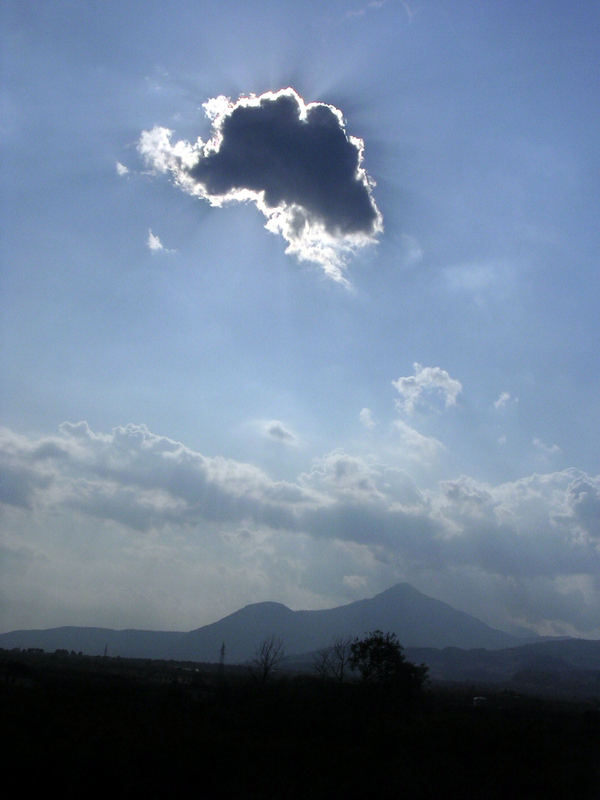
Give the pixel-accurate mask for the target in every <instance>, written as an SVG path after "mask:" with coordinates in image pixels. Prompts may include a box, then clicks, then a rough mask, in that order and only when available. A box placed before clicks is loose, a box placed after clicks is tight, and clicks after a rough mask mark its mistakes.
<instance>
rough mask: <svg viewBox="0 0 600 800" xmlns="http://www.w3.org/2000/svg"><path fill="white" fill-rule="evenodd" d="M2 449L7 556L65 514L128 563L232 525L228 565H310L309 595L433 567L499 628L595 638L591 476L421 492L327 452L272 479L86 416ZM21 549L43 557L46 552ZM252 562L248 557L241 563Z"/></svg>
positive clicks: (401, 478)
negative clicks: (497, 607)
mask: <svg viewBox="0 0 600 800" xmlns="http://www.w3.org/2000/svg"><path fill="white" fill-rule="evenodd" d="M0 453H1V454H2V458H1V459H0V472H1V473H2V474H1V478H2V480H1V481H0V486H1V487H2V492H1V496H0V501H2V505H3V508H4V509H5V513H6V514H10V520H9V523H8V527H7V533H6V536H5V537H4V545H3V547H4V549H5V551H6V553H8V554H11V553H12V554H13V555H18V556H19V558H22V557H24V554H23V548H24V540H23V538H22V537H21V536H19V535H18V533H11V532H10V531H11V530H13V529H14V531H18V530H19V527H20V525H21V524H23V525H26V526H27V527H28V528H30V527H31V526H32V525H33V522H34V521H36V520H37V523H39V525H40V526H41V528H42V529H44V528H47V526H48V525H50V527H52V525H56V524H58V525H59V526H60V525H61V524H62V523H61V522H60V521H61V519H62V520H64V519H66V518H69V519H71V520H72V519H77V520H79V522H78V523H77V524H76V526H75V527H80V529H81V530H82V531H84V530H86V528H88V527H89V525H92V526H93V525H94V524H99V525H100V526H101V530H102V531H104V533H103V534H102V536H105V535H108V531H109V530H110V529H111V526H117V530H120V531H122V534H121V535H120V539H121V540H122V541H126V540H130V541H131V542H132V544H131V545H130V546H127V547H126V548H125V550H126V551H127V556H126V557H127V559H130V558H132V557H133V556H132V552H133V550H132V548H133V549H134V550H135V549H136V548H140V549H142V550H143V549H144V548H147V546H148V545H145V544H143V542H148V534H152V536H151V537H150V538H151V541H154V545H153V546H154V547H155V548H159V544H158V543H159V542H162V545H160V548H162V549H160V548H159V549H158V551H157V552H158V553H159V555H157V556H156V557H157V558H159V559H162V560H163V561H164V569H168V568H169V564H170V563H171V560H172V558H173V557H174V555H173V554H174V553H176V551H177V549H178V548H182V547H185V546H187V545H186V544H185V543H186V542H192V541H193V542H196V543H197V544H196V546H197V547H198V548H199V552H198V553H197V554H196V557H197V558H199V559H200V561H201V562H202V563H206V564H208V563H210V559H211V556H210V555H209V554H210V551H211V548H215V547H217V546H219V545H218V542H219V541H221V542H225V543H226V542H227V541H229V540H230V539H231V538H232V537H237V538H236V541H237V542H238V543H239V536H240V535H242V534H241V533H240V531H243V540H244V542H245V545H244V546H245V547H246V551H245V559H246V561H247V565H246V566H244V565H240V566H239V570H240V572H239V575H241V574H242V570H246V571H248V572H249V571H251V570H252V569H253V568H255V570H256V572H257V574H261V575H264V574H265V572H267V573H268V572H269V571H270V567H269V566H268V563H267V562H268V561H269V562H270V561H271V560H273V561H274V563H275V562H276V563H277V564H279V565H281V564H282V563H287V564H288V565H289V564H294V565H295V566H294V567H293V569H294V574H295V575H296V580H298V575H304V578H303V579H302V580H304V581H305V580H306V576H307V575H309V574H313V573H314V576H313V578H311V580H313V581H314V588H313V591H315V592H316V593H318V594H322V595H327V594H328V593H329V592H330V591H331V587H332V585H339V586H341V585H342V584H343V582H344V579H345V578H346V577H347V575H349V574H351V575H354V576H356V575H358V576H362V578H363V579H364V581H365V582H366V583H368V582H369V581H370V578H371V577H373V576H375V577H376V576H377V575H378V574H379V572H380V571H381V570H383V571H384V572H385V575H386V576H388V580H389V579H390V578H392V579H393V578H396V579H398V578H400V577H402V576H406V575H407V574H409V575H416V574H417V573H419V574H422V575H427V574H429V575H435V576H436V577H435V583H436V585H438V586H439V585H440V581H442V582H443V581H444V580H448V581H449V582H450V581H451V582H453V583H456V581H457V580H458V581H460V582H462V583H464V582H468V581H470V582H471V583H472V582H474V581H476V582H477V584H478V586H479V589H478V592H479V593H480V596H481V597H482V598H483V597H485V596H486V593H487V592H489V591H490V587H491V586H493V587H494V592H493V593H494V597H495V601H496V602H500V603H501V604H502V605H504V607H505V612H504V614H505V615H506V616H504V622H505V623H508V622H511V623H515V624H527V625H531V626H532V627H535V628H536V629H538V630H539V631H540V632H565V631H568V632H573V631H578V632H586V633H587V635H590V634H591V635H598V633H600V628H598V618H597V609H598V602H599V600H600V595H599V592H600V585H599V584H598V580H597V576H598V574H599V572H600V526H599V524H598V520H599V519H600V476H595V477H594V476H590V475H587V474H585V473H584V472H581V471H579V470H575V469H567V470H562V471H559V472H554V473H549V474H546V475H531V476H529V477H525V478H522V479H519V480H517V481H514V482H511V483H504V484H500V485H497V486H493V485H490V484H486V483H483V482H481V481H476V480H474V479H472V478H467V477H460V478H458V479H456V480H451V481H444V482H442V483H440V484H439V486H438V487H437V488H435V489H432V490H423V489H420V488H419V487H418V486H417V485H416V484H415V483H414V481H413V480H412V479H411V478H410V477H409V476H408V475H407V474H406V473H405V472H404V471H403V470H400V469H397V468H395V467H392V466H389V465H385V464H381V463H376V462H375V461H373V460H370V459H366V458H362V457H359V456H353V455H351V454H348V453H345V452H343V451H334V452H331V453H329V454H326V455H325V456H323V457H322V458H320V459H317V460H316V461H315V462H314V463H313V465H312V466H311V468H310V470H309V471H308V472H305V473H303V474H301V475H299V476H298V477H297V479H296V480H294V481H277V480H274V479H272V478H271V477H270V476H269V475H268V474H266V473H265V472H264V471H263V470H262V469H260V468H259V467H258V466H256V465H253V464H247V463H242V462H238V461H235V460H232V459H228V458H224V457H207V456H204V455H202V454H201V453H199V452H197V451H194V450H192V449H190V448H188V447H186V446H185V445H184V444H183V443H181V442H177V441H174V440H172V439H169V438H167V437H164V436H158V435H156V434H154V433H152V432H151V431H149V430H148V429H147V428H146V427H145V426H143V425H127V426H124V427H118V428H115V429H114V430H113V431H112V432H111V433H101V432H100V433H99V432H95V431H93V430H91V429H90V427H89V426H88V425H87V424H86V423H85V422H80V423H76V424H73V423H63V425H61V428H60V432H59V434H58V435H53V436H44V437H28V436H21V435H18V434H16V433H14V432H12V431H10V430H6V429H5V430H4V431H0ZM21 518H22V520H21V523H20V522H19V519H21ZM8 519H9V518H8V517H7V520H8ZM86 519H87V520H88V523H86V522H85V520H86ZM67 527H73V525H72V523H71V524H70V525H69V526H67ZM127 531H129V536H127V535H126V534H127ZM173 532H175V534H173ZM82 535H84V534H82ZM85 535H86V536H87V534H85ZM140 537H141V538H140ZM170 537H171V538H170ZM88 539H89V537H88ZM169 541H172V542H175V543H174V544H172V545H168V542H169ZM133 542H137V544H136V545H134V544H133ZM252 543H253V544H252ZM300 543H304V544H303V545H302V548H303V549H302V553H300V550H299V547H300ZM223 546H226V545H223ZM40 547H42V545H40ZM45 547H46V546H45V545H43V548H44V549H45ZM169 547H170V548H171V549H169ZM235 547H238V545H237V544H236V545H235ZM173 548H174V549H173ZM234 549H235V548H234ZM236 552H237V551H236ZM232 553H233V551H232ZM27 557H28V558H31V559H36V558H37V559H39V558H41V559H42V561H43V562H44V564H46V566H47V564H48V558H49V556H48V555H47V554H45V553H42V552H40V553H38V554H36V553H35V552H34V551H32V552H31V553H30V554H29V555H28V556H27ZM61 558H63V559H64V558H66V554H65V553H63V554H62V555H61V556H59V561H60V559H61ZM213 558H215V557H214V556H213ZM253 558H256V559H259V558H260V559H262V561H260V563H259V562H257V564H258V566H256V565H254V567H253V562H252V559H253ZM219 559H220V560H219ZM217 561H219V563H221V561H222V556H219V558H218V559H217ZM6 563H7V564H8V559H7V562H6ZM57 563H58V562H57ZM324 565H328V566H327V567H326V570H327V571H326V572H324V570H325V566H324ZM43 568H44V569H46V567H43ZM5 569H9V567H8V566H6V567H5ZM28 569H29V567H28ZM32 569H33V567H32ZM57 569H58V567H57ZM182 569H183V567H182ZM378 571H379V572H378ZM382 574H383V573H382ZM157 575H158V572H157V573H156V575H155V577H156V576H157ZM239 575H238V578H239ZM444 576H445V577H444ZM5 577H7V578H10V575H8V576H5ZM374 579H375V578H374ZM11 580H12V578H11ZM290 580H292V578H291V576H288V577H287V578H286V583H289V581H290ZM377 580H381V579H380V578H379V579H377ZM389 582H391V580H390V581H389ZM518 597H520V598H521V600H520V601H519V602H517V600H516V599H515V598H518ZM511 606H512V607H511Z"/></svg>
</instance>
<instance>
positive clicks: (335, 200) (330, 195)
mask: <svg viewBox="0 0 600 800" xmlns="http://www.w3.org/2000/svg"><path fill="white" fill-rule="evenodd" d="M204 108H205V111H206V113H207V115H208V116H209V117H210V118H211V119H212V127H213V136H212V138H211V139H210V140H209V141H208V142H203V141H202V140H200V139H199V140H198V141H197V142H196V143H195V144H193V145H192V144H190V143H189V142H176V143H175V144H172V143H171V138H170V137H171V131H168V130H167V129H165V128H154V129H153V130H151V131H145V132H144V133H143V134H142V136H141V138H140V143H139V149H140V152H141V153H142V155H143V156H144V157H145V159H146V161H147V162H148V163H149V164H151V165H152V166H153V167H154V168H155V169H158V170H159V171H163V172H164V171H170V172H171V173H172V174H173V176H174V178H175V181H176V183H177V184H178V185H180V186H181V187H182V188H184V189H185V190H186V191H189V192H190V193H192V194H196V195H199V196H201V197H203V198H204V199H206V200H208V201H209V202H210V203H211V204H212V205H222V204H223V203H224V202H230V201H236V200H237V201H247V200H252V201H253V202H255V204H256V206H257V207H258V208H259V209H260V210H261V211H262V213H263V214H264V215H265V216H266V217H267V225H266V227H267V228H268V229H269V230H271V231H272V232H276V233H280V234H281V235H282V236H283V237H284V238H285V239H286V240H287V242H288V244H289V247H288V249H287V251H286V252H291V253H294V254H295V255H296V256H298V257H299V258H300V259H302V260H309V261H314V262H317V263H319V264H321V266H323V268H324V269H325V271H326V272H328V274H329V275H330V276H331V277H333V278H335V279H337V280H342V274H341V270H342V269H343V267H344V264H345V256H347V255H348V254H349V253H351V252H353V251H354V250H356V249H357V248H358V247H362V246H364V245H366V244H368V243H371V242H373V241H374V237H375V236H376V234H377V233H379V232H380V231H381V229H382V226H381V214H380V213H379V211H378V209H377V206H376V205H375V201H374V199H373V196H372V187H373V181H372V180H370V178H369V176H368V175H367V173H366V172H365V170H364V168H363V166H362V160H363V149H364V144H363V142H362V140H361V139H358V138H356V137H354V136H350V135H349V134H348V133H347V132H346V128H345V123H344V118H343V116H342V113H341V112H340V111H339V110H338V109H336V108H334V107H333V106H331V105H327V104H325V103H308V104H306V103H305V102H304V100H303V99H302V98H301V97H300V96H299V95H298V94H297V93H296V92H295V91H294V90H293V89H282V90H281V91H279V92H267V93H265V94H263V95H260V96H259V97H255V96H250V97H241V98H239V99H238V100H237V101H236V102H235V103H232V102H231V101H229V100H228V99H227V98H225V97H219V98H214V99H213V100H209V101H208V102H207V103H205V104H204Z"/></svg>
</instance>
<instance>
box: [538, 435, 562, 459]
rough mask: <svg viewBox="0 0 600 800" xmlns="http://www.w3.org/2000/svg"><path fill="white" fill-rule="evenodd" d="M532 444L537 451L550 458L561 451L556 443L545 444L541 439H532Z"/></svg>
mask: <svg viewBox="0 0 600 800" xmlns="http://www.w3.org/2000/svg"><path fill="white" fill-rule="evenodd" d="M532 444H533V446H534V447H535V449H536V450H537V452H538V453H539V454H540V455H542V456H544V457H546V458H551V457H552V456H556V455H558V454H559V453H561V452H562V451H561V449H560V447H559V446H558V445H557V444H546V442H544V441H542V440H541V439H537V438H536V439H533V440H532Z"/></svg>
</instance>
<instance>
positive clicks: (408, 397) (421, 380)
mask: <svg viewBox="0 0 600 800" xmlns="http://www.w3.org/2000/svg"><path fill="white" fill-rule="evenodd" d="M413 367H414V371H415V374H414V375H407V376H405V377H401V378H398V380H396V381H392V386H394V388H395V389H396V390H397V391H398V394H399V395H400V399H399V400H396V407H397V408H398V410H400V411H403V412H405V413H407V414H411V413H412V412H413V411H414V410H415V407H416V406H417V405H423V403H424V398H425V397H428V398H432V397H435V396H436V395H437V396H438V397H439V396H441V397H442V398H443V400H444V406H445V407H446V408H448V407H449V406H454V405H456V399H457V397H458V395H459V394H460V393H461V392H462V384H461V382H460V381H458V380H456V379H455V378H451V377H450V375H449V374H448V373H447V372H446V370H445V369H441V368H440V367H422V366H421V364H418V363H416V362H415V364H413Z"/></svg>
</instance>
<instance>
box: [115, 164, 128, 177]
mask: <svg viewBox="0 0 600 800" xmlns="http://www.w3.org/2000/svg"><path fill="white" fill-rule="evenodd" d="M116 168H117V175H120V176H123V175H127V174H128V172H129V169H128V168H127V167H126V166H125V164H121V162H120V161H117V164H116Z"/></svg>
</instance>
